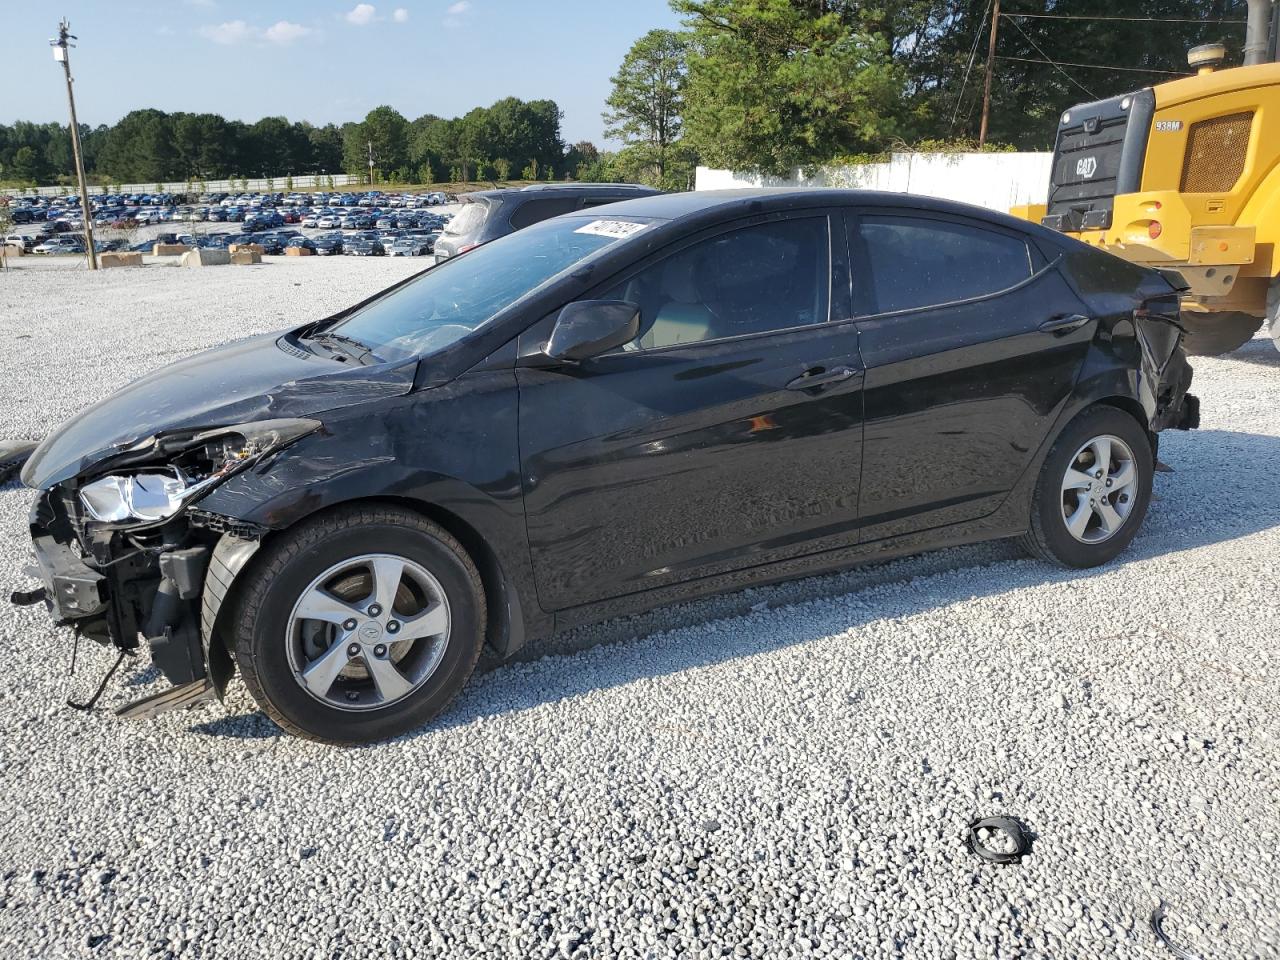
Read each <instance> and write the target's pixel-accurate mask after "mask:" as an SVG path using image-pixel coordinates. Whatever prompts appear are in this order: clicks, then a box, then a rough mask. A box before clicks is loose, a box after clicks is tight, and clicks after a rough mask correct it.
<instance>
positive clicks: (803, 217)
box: [518, 211, 862, 610]
mask: <svg viewBox="0 0 1280 960" xmlns="http://www.w3.org/2000/svg"><path fill="white" fill-rule="evenodd" d="M833 223H834V229H833ZM842 227H843V224H842V220H841V218H840V216H839V214H835V215H834V216H832V215H829V214H828V213H827V212H826V211H807V212H801V213H788V214H786V215H769V216H765V217H757V218H754V219H753V220H751V221H745V222H739V223H738V224H737V225H735V226H732V227H725V228H719V229H717V230H716V231H713V232H712V233H711V234H709V235H704V236H702V237H700V238H697V239H695V240H691V241H689V242H687V243H686V244H685V245H683V246H682V247H681V248H680V249H677V250H675V251H664V252H663V253H662V254H660V255H655V256H654V257H651V258H650V259H649V260H648V261H647V262H646V263H645V264H644V265H643V266H642V267H641V268H639V269H637V270H636V271H634V272H632V273H631V274H630V275H629V276H627V277H626V278H625V279H624V280H622V281H621V282H620V283H611V284H610V286H609V288H608V289H604V290H599V291H597V292H596V293H595V294H594V296H596V297H598V298H600V299H624V300H630V301H633V302H636V303H638V304H639V305H640V306H641V314H642V327H641V335H640V336H639V337H638V338H637V340H636V341H635V342H633V343H631V344H628V345H627V347H625V348H620V349H618V350H617V351H615V352H613V353H610V354H607V355H604V356H601V357H597V358H594V359H591V360H588V361H585V362H583V363H581V364H577V365H568V366H562V367H557V368H551V369H540V368H523V369H520V370H519V371H518V376H519V382H520V438H521V461H522V472H523V482H524V491H525V510H526V517H527V522H528V531H529V540H530V547H531V550H532V554H533V562H534V568H535V572H536V577H537V584H538V594H539V598H540V600H541V602H542V605H543V606H544V607H545V608H546V609H549V610H559V609H564V608H567V607H571V606H575V605H579V604H584V603H590V602H593V601H597V600H601V599H605V598H609V597H615V596H621V595H624V594H628V593H636V592H639V591H643V590H647V589H651V588H656V587H662V586H667V585H670V584H673V583H678V582H681V581H687V580H692V579H696V578H699V577H706V576H712V575H716V574H723V573H726V572H731V571H735V570H740V569H743V568H747V567H752V566H756V565H759V564H764V563H767V562H770V561H775V560H780V559H786V558H789V557H795V556H799V555H802V554H805V553H809V552H812V551H816V550H820V549H828V548H831V547H837V546H843V545H847V544H850V543H853V542H856V540H857V535H858V534H857V499H858V477H859V471H860V466H861V458H862V452H861V439H862V438H861V433H862V396H861V391H862V368H861V361H860V359H859V356H858V343H857V338H858V334H857V329H856V327H855V325H854V324H853V322H852V321H851V319H850V302H849V282H848V265H847V247H846V243H845V237H844V233H843V229H842ZM833 240H834V242H833ZM833 277H834V282H833ZM548 332H549V324H548V323H544V324H542V325H540V326H535V328H534V330H532V331H530V334H529V335H528V336H527V338H526V339H522V344H521V350H522V353H530V352H532V350H533V349H535V348H536V346H537V345H538V344H539V343H540V342H542V341H545V339H546V335H547V333H548Z"/></svg>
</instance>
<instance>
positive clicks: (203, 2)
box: [182, 0, 218, 8]
mask: <svg viewBox="0 0 1280 960" xmlns="http://www.w3.org/2000/svg"><path fill="white" fill-rule="evenodd" d="M182 2H183V3H185V4H186V5H187V6H188V7H205V8H210V7H216V6H217V5H218V4H217V2H216V0H182Z"/></svg>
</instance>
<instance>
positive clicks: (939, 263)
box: [858, 216, 1031, 313]
mask: <svg viewBox="0 0 1280 960" xmlns="http://www.w3.org/2000/svg"><path fill="white" fill-rule="evenodd" d="M858 229H859V232H860V233H861V235H862V243H863V249H864V251H865V255H866V262H867V264H868V266H869V267H870V271H871V276H870V278H869V282H870V284H871V292H872V293H873V295H874V297H875V310H876V312H878V313H889V312H891V311H894V310H910V309H913V308H916V307H929V306H934V305H936V304H942V303H951V302H952V301H955V300H967V299H970V298H971V297H981V296H985V295H987V294H991V293H998V292H999V291H1001V290H1006V289H1008V288H1009V287H1012V286H1014V285H1015V284H1018V283H1021V282H1022V281H1023V280H1025V279H1027V277H1029V276H1031V254H1030V251H1029V250H1028V249H1027V245H1026V243H1025V242H1024V241H1022V240H1019V239H1017V238H1016V237H1010V236H1006V235H1005V234H1002V233H996V232H994V231H992V230H986V229H983V228H982V227H978V226H970V225H968V224H963V223H954V222H951V221H947V220H928V219H925V218H923V217H921V218H915V217H884V216H864V217H861V218H859V227H858Z"/></svg>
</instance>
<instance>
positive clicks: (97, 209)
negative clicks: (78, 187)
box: [0, 190, 450, 229]
mask: <svg viewBox="0 0 1280 960" xmlns="http://www.w3.org/2000/svg"><path fill="white" fill-rule="evenodd" d="M449 199H450V198H449V197H448V196H447V195H446V194H443V193H439V192H436V193H418V194H408V193H400V194H387V193H383V192H382V191H378V190H373V191H369V192H367V193H314V194H306V193H290V194H282V193H243V194H230V193H209V194H203V195H201V196H199V197H198V198H196V199H195V202H191V198H190V197H183V196H176V195H173V194H167V193H155V194H99V195H96V196H92V197H90V198H89V202H90V206H91V213H92V214H93V219H94V223H96V224H99V225H104V226H105V225H112V224H117V223H120V222H122V221H131V222H133V223H140V224H154V223H169V222H173V221H193V220H201V221H203V220H207V221H211V222H215V223H218V222H236V223H239V222H249V221H250V219H251V218H255V217H258V216H269V217H270V218H278V223H276V224H274V225H279V224H284V223H298V222H300V221H301V220H302V219H303V218H304V217H305V216H307V215H308V214H312V213H314V212H317V211H324V212H325V213H328V214H332V213H333V212H334V211H337V212H338V213H339V215H340V216H341V215H342V214H344V213H351V212H356V211H358V212H360V213H361V214H367V215H371V216H374V217H375V218H376V217H377V216H379V215H382V214H384V213H385V212H386V211H397V212H408V211H422V210H424V209H425V208H427V207H431V206H439V205H441V204H444V203H448V202H449ZM5 203H7V205H8V207H9V209H10V214H11V216H12V218H13V222H14V223H16V224H28V223H54V222H56V223H63V224H67V229H79V228H80V225H81V223H82V222H83V211H82V210H81V209H80V198H79V197H77V196H68V197H8V198H2V197H0V204H5ZM271 225H273V224H270V223H269V224H268V226H271Z"/></svg>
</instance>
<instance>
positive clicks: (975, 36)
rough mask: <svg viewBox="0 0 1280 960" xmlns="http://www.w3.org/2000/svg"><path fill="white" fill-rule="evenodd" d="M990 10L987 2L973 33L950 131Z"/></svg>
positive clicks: (957, 112) (967, 83) (954, 125)
mask: <svg viewBox="0 0 1280 960" xmlns="http://www.w3.org/2000/svg"><path fill="white" fill-rule="evenodd" d="M990 9H991V0H987V5H986V7H984V8H983V10H982V19H980V20H979V21H978V29H977V30H975V31H973V47H972V48H970V50H969V65H968V66H967V67H965V68H964V82H963V83H961V84H960V95H959V96H957V97H956V107H955V109H954V110H952V111H951V128H950V129H951V131H954V130H955V128H956V117H958V116H959V115H960V104H961V102H962V101H963V100H964V92H965V90H967V89H968V88H969V74H970V73H971V72H972V71H973V61H974V60H975V59H976V58H977V56H978V44H979V43H980V42H982V25H983V24H984V23H986V22H987V12H988V11H989V10H990Z"/></svg>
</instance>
